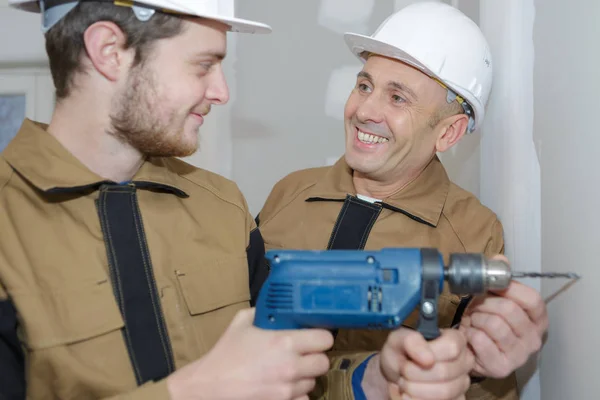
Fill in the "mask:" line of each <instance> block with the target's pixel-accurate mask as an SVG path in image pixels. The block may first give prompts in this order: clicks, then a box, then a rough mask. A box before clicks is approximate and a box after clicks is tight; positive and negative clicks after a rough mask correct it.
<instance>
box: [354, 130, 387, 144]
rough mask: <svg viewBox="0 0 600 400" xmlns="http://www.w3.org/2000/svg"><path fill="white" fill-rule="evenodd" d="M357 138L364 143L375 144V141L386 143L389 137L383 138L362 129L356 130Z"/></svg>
mask: <svg viewBox="0 0 600 400" xmlns="http://www.w3.org/2000/svg"><path fill="white" fill-rule="evenodd" d="M358 140H360V141H361V142H363V143H366V144H375V143H386V142H389V139H387V138H383V137H381V136H375V135H371V134H369V133H364V132H363V131H360V130H359V131H358Z"/></svg>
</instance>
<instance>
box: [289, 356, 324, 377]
mask: <svg viewBox="0 0 600 400" xmlns="http://www.w3.org/2000/svg"><path fill="white" fill-rule="evenodd" d="M329 364H330V363H329V358H328V357H327V356H326V355H325V354H309V355H306V356H303V357H301V358H300V360H299V361H298V364H297V368H298V369H297V371H296V374H295V376H294V377H293V378H294V379H305V378H315V377H318V376H321V375H325V374H326V373H327V371H329Z"/></svg>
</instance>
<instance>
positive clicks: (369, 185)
mask: <svg viewBox="0 0 600 400" xmlns="http://www.w3.org/2000/svg"><path fill="white" fill-rule="evenodd" d="M428 164H429V163H426V164H425V165H423V166H422V167H418V168H411V169H409V168H407V169H406V170H404V171H402V172H399V173H397V174H394V175H393V176H391V177H389V179H377V178H374V177H371V176H369V175H366V174H363V173H361V172H358V171H354V172H353V174H352V181H353V183H354V189H356V193H357V194H361V195H363V196H368V197H372V198H375V199H380V200H383V199H386V198H388V197H390V196H393V195H394V194H396V193H398V192H400V191H401V190H402V189H404V188H405V187H406V186H407V185H408V184H409V183H411V182H412V181H414V180H415V179H416V178H417V177H418V176H419V175H421V173H422V172H423V171H424V170H425V168H426V167H427V165H428Z"/></svg>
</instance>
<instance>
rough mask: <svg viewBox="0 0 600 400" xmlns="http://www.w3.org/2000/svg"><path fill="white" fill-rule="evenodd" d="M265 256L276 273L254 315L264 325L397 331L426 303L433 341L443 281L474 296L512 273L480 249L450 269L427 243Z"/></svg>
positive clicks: (424, 319) (423, 314)
mask: <svg viewBox="0 0 600 400" xmlns="http://www.w3.org/2000/svg"><path fill="white" fill-rule="evenodd" d="M266 257H267V259H268V260H269V262H270V264H271V272H270V275H269V277H268V278H267V280H266V282H265V284H264V285H263V287H262V289H261V291H260V294H259V297H258V301H257V304H256V315H255V321H254V324H255V326H257V327H260V328H263V329H301V328H324V329H332V330H333V329H340V328H347V329H395V328H397V327H399V326H400V325H401V324H402V323H403V321H404V320H405V319H406V318H407V317H408V316H409V315H410V314H411V313H412V312H413V311H414V310H415V308H417V307H418V306H419V310H420V319H419V325H418V330H419V331H420V332H421V333H422V334H423V335H424V336H425V337H427V338H429V339H432V338H435V337H437V336H439V328H438V323H437V300H438V296H439V294H440V293H441V292H442V290H443V285H444V280H448V281H449V283H450V289H451V291H452V289H454V290H453V291H454V293H457V294H474V293H480V292H483V291H485V289H486V287H488V286H490V282H489V281H486V279H487V278H488V277H489V276H494V277H495V278H494V279H496V278H498V277H500V278H502V277H503V276H504V275H506V274H504V275H502V274H498V273H497V270H498V268H492V269H489V268H486V266H487V264H486V261H485V258H483V256H482V255H475V254H460V255H459V254H456V255H452V257H451V263H450V267H449V268H445V266H444V262H443V258H442V256H441V254H440V253H439V252H438V251H437V250H435V249H428V248H386V249H382V250H377V251H366V250H323V251H311V250H279V251H269V252H267V255H266ZM500 269H502V268H500ZM488 270H489V271H496V273H495V274H494V273H492V274H490V273H486V271H488ZM489 271H488V272H489ZM504 281H505V280H504ZM504 281H503V282H504ZM495 282H496V283H495V284H496V286H498V283H499V282H497V281H495ZM486 283H487V284H486ZM506 284H507V283H506ZM493 285H494V284H492V286H493Z"/></svg>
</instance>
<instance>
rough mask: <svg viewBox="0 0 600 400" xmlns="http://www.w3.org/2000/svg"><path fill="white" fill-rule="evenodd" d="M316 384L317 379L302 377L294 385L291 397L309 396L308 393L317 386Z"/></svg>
mask: <svg viewBox="0 0 600 400" xmlns="http://www.w3.org/2000/svg"><path fill="white" fill-rule="evenodd" d="M315 384H316V381H315V380H314V379H302V380H300V381H298V382H296V383H295V384H294V386H293V390H292V396H291V398H292V399H295V398H297V397H300V398H308V396H307V395H308V393H310V392H311V391H312V390H313V389H314V388H315Z"/></svg>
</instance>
